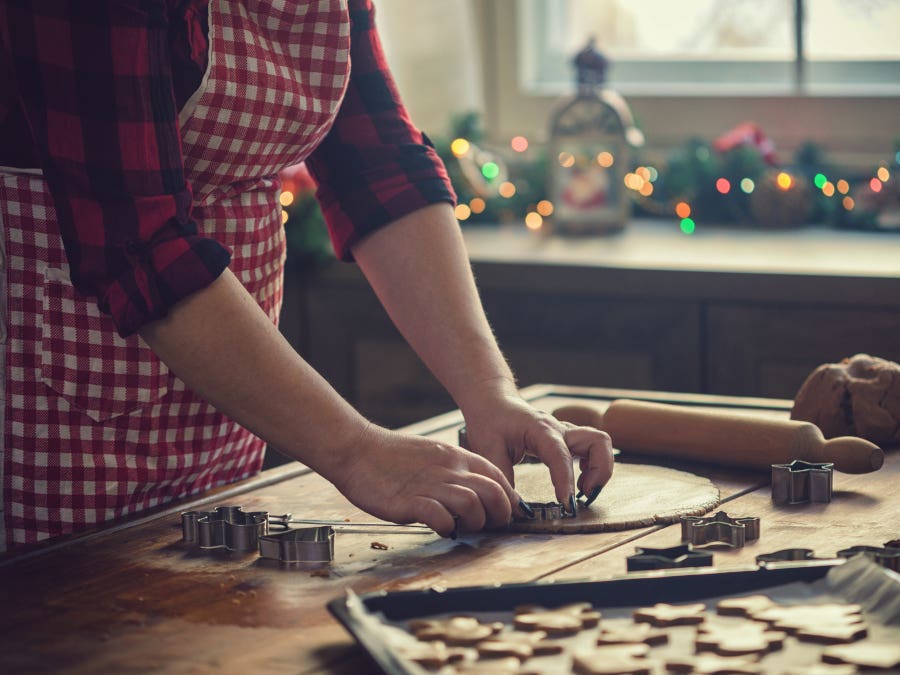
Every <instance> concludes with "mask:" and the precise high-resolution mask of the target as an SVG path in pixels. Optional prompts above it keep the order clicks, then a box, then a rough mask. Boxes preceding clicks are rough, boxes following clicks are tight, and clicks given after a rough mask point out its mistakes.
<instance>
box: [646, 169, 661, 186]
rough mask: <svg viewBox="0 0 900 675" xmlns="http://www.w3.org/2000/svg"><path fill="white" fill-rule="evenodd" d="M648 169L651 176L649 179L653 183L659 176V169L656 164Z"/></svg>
mask: <svg viewBox="0 0 900 675" xmlns="http://www.w3.org/2000/svg"><path fill="white" fill-rule="evenodd" d="M647 171H649V172H650V178H649V179H648V180H649V181H650V182H651V183H652V182H654V181H655V180H656V179H657V178H659V171H657V170H656V167H655V166H648V167H647Z"/></svg>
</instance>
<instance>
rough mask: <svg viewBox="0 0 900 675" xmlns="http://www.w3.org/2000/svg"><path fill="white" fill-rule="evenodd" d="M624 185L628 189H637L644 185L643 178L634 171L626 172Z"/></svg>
mask: <svg viewBox="0 0 900 675" xmlns="http://www.w3.org/2000/svg"><path fill="white" fill-rule="evenodd" d="M624 180H625V187H627V188H628V189H629V190H635V191H638V190H640V189H641V188H642V187H644V183H645V182H646V181H645V180H644V179H643V178H641V177H640V176H638V175H637V174H636V173H626V174H625V179H624Z"/></svg>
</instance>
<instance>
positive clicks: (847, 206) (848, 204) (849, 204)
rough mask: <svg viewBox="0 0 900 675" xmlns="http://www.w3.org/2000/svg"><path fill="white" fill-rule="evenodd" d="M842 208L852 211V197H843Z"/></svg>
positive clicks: (854, 204)
mask: <svg viewBox="0 0 900 675" xmlns="http://www.w3.org/2000/svg"><path fill="white" fill-rule="evenodd" d="M842 203H843V205H844V208H845V209H847V210H848V211H852V210H853V207H854V206H856V202H854V201H853V197H844V199H843V201H842Z"/></svg>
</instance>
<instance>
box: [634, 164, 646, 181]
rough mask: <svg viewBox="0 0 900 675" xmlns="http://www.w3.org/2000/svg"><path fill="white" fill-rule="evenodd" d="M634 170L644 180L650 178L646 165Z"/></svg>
mask: <svg viewBox="0 0 900 675" xmlns="http://www.w3.org/2000/svg"><path fill="white" fill-rule="evenodd" d="M634 172H635V173H636V174H637V175H638V176H640V177H641V178H643V179H644V180H650V169H648V168H647V167H646V166H639V167H638V168H636V169H635V170H634Z"/></svg>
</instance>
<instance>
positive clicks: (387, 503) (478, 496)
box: [326, 425, 524, 537]
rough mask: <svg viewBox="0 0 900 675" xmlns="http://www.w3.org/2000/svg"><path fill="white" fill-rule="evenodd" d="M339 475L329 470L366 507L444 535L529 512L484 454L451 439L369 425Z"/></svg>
mask: <svg viewBox="0 0 900 675" xmlns="http://www.w3.org/2000/svg"><path fill="white" fill-rule="evenodd" d="M345 456H346V457H348V461H347V462H346V463H344V464H343V465H341V467H340V470H339V472H336V473H337V474H338V475H335V476H326V478H328V479H329V480H331V481H332V482H333V483H334V485H335V486H336V487H337V488H338V490H340V491H341V493H342V494H343V495H344V496H345V497H346V498H347V499H349V500H350V501H351V502H353V504H355V505H356V506H358V507H359V508H361V509H362V510H364V511H366V512H368V513H370V514H372V515H373V516H377V517H378V518H382V519H384V520H389V521H392V522H395V523H424V524H426V525H428V526H429V527H430V528H432V529H433V530H434V531H435V532H437V533H438V534H440V535H441V536H444V537H448V536H455V533H456V532H457V531H460V532H473V531H477V530H481V529H483V528H485V527H502V526H505V525H507V524H508V523H509V522H510V520H511V519H512V515H513V513H515V514H516V515H518V516H520V517H521V516H523V515H524V513H523V512H522V510H521V508H520V507H519V506H518V504H519V501H520V497H519V495H518V494H516V491H515V490H514V489H513V488H512V486H511V485H510V483H509V481H508V480H507V479H506V477H505V476H504V475H503V473H502V472H501V471H500V469H498V468H497V467H496V466H495V465H493V464H491V462H489V461H487V460H486V459H485V458H484V457H480V456H479V455H477V454H475V453H472V452H469V451H467V450H463V449H462V448H458V447H456V446H453V445H448V444H447V443H441V442H439V441H434V440H430V439H427V438H423V437H421V436H413V435H409V434H402V433H398V432H394V431H389V430H386V429H383V428H380V427H377V426H374V425H369V426H368V427H367V428H366V430H365V431H364V432H363V434H362V436H361V437H360V438H359V440H358V441H357V443H356V444H355V447H354V448H352V452H348V453H346V454H345Z"/></svg>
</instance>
